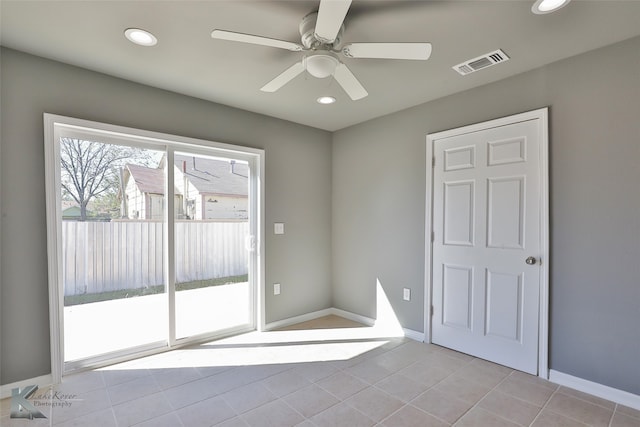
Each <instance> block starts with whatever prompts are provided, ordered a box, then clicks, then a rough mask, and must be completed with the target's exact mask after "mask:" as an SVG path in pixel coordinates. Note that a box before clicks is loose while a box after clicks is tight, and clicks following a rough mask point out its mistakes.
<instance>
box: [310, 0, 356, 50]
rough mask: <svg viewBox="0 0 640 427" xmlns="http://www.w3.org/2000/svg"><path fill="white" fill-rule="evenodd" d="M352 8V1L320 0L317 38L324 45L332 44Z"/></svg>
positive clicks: (316, 29) (316, 30)
mask: <svg viewBox="0 0 640 427" xmlns="http://www.w3.org/2000/svg"><path fill="white" fill-rule="evenodd" d="M350 6H351V0H320V7H319V8H318V18H317V19H316V28H315V36H316V38H317V39H318V40H320V41H321V42H323V43H332V42H333V41H334V40H335V39H336V36H337V35H338V31H340V27H342V23H343V22H344V18H345V16H347V11H348V10H349V7H350Z"/></svg>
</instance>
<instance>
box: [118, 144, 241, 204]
mask: <svg viewBox="0 0 640 427" xmlns="http://www.w3.org/2000/svg"><path fill="white" fill-rule="evenodd" d="M174 164H175V166H176V168H177V169H178V170H180V171H181V172H183V173H184V174H185V175H186V177H187V178H188V179H189V181H190V182H191V184H192V185H193V186H194V187H195V188H196V189H197V190H198V192H199V193H200V194H218V195H232V196H244V197H246V196H247V195H248V177H249V167H248V165H247V164H244V163H235V164H234V165H233V169H232V165H231V163H230V161H229V160H221V159H212V158H207V157H194V156H185V155H180V154H176V155H175V157H174ZM126 167H127V169H128V170H129V172H130V174H131V176H132V177H133V179H134V181H135V182H136V184H137V186H138V188H139V189H140V191H142V192H144V193H153V194H164V171H163V169H161V168H148V167H146V166H141V165H133V164H127V166H126Z"/></svg>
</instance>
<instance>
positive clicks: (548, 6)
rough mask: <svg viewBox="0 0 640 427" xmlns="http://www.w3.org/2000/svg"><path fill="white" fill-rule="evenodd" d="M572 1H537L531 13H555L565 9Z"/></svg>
mask: <svg viewBox="0 0 640 427" xmlns="http://www.w3.org/2000/svg"><path fill="white" fill-rule="evenodd" d="M569 1H571V0H536V2H535V3H534V4H533V6H532V7H531V11H532V12H533V13H535V14H537V15H542V14H545V13H551V12H555V11H556V10H558V9H560V8H562V7H564V6H566V5H567V3H569Z"/></svg>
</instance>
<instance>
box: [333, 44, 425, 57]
mask: <svg viewBox="0 0 640 427" xmlns="http://www.w3.org/2000/svg"><path fill="white" fill-rule="evenodd" d="M342 53H343V54H344V55H345V56H347V57H349V58H372V59H414V60H421V61H426V60H427V59H429V57H430V56H431V43H351V44H348V45H346V46H345V47H344V48H343V49H342Z"/></svg>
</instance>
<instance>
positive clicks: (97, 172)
mask: <svg viewBox="0 0 640 427" xmlns="http://www.w3.org/2000/svg"><path fill="white" fill-rule="evenodd" d="M78 122H80V123H82V125H83V126H79V125H78V124H77V123H78ZM89 124H90V125H91V126H87V125H89ZM45 126H49V127H50V129H49V132H48V135H49V138H48V141H47V144H51V145H50V146H47V147H46V148H47V156H46V159H47V161H46V163H47V173H49V174H50V175H49V176H51V177H52V179H51V182H48V183H47V220H48V237H49V247H50V248H55V250H54V251H50V252H53V253H50V256H49V263H50V275H51V277H50V294H51V301H52V305H51V311H52V320H54V321H53V322H52V324H53V325H54V330H52V342H55V341H56V340H59V342H60V346H59V350H56V349H57V348H58V345H54V346H52V348H53V350H52V351H53V352H54V353H55V352H56V351H58V354H57V356H56V354H52V358H53V359H55V360H58V359H59V362H60V363H61V364H63V371H65V372H67V371H72V370H75V369H79V368H84V367H88V366H98V365H101V364H105V363H110V362H113V361H117V360H124V359H126V358H131V357H132V355H136V354H142V353H145V354H148V353H149V352H153V351H156V350H161V349H166V348H172V347H174V346H176V345H182V344H185V343H190V342H195V341H196V340H200V341H201V340H207V339H213V338H215V337H219V336H223V335H229V334H233V333H238V332H243V331H248V330H252V329H255V328H256V322H257V319H258V316H257V312H258V308H259V306H258V301H257V299H258V296H259V292H258V289H260V281H261V276H262V275H261V272H262V267H261V265H262V263H261V261H260V259H259V252H260V251H259V244H257V242H258V241H259V239H258V238H257V236H258V235H259V230H260V219H261V214H260V212H261V209H260V205H259V201H260V197H259V196H260V194H259V192H260V188H261V184H260V173H261V172H260V170H261V164H262V153H261V151H260V150H252V149H243V148H242V147H234V146H228V145H224V144H216V143H211V142H208V141H194V140H192V139H186V138H180V137H174V136H169V135H161V134H152V133H150V132H145V131H137V130H135V129H129V128H120V127H115V126H112V125H104V124H99V123H88V122H84V121H79V120H77V119H70V118H63V117H59V116H49V115H47V118H46V120H45ZM54 374H55V370H54Z"/></svg>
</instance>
